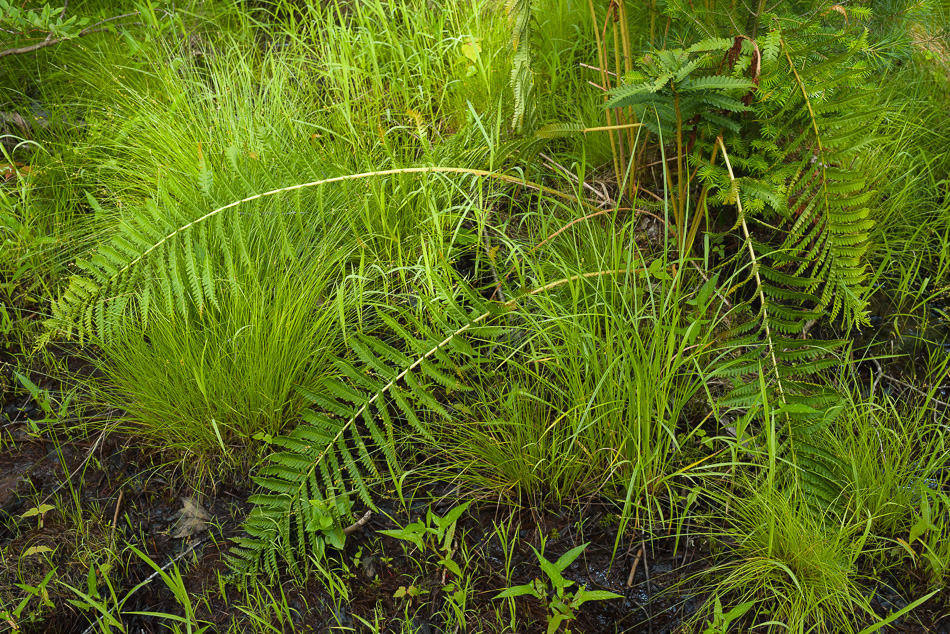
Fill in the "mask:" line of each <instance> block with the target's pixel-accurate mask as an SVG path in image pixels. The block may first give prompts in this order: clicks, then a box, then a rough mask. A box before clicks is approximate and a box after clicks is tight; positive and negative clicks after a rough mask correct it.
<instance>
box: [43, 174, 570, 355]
mask: <svg viewBox="0 0 950 634" xmlns="http://www.w3.org/2000/svg"><path fill="white" fill-rule="evenodd" d="M398 174H462V175H470V176H476V177H484V178H490V179H495V180H500V181H503V182H507V183H512V184H517V185H522V186H525V187H529V188H531V189H535V190H537V191H540V192H542V193H545V194H549V195H552V196H557V197H559V198H562V199H566V200H575V197H574V196H572V195H571V194H567V193H564V192H561V191H557V190H555V189H552V188H550V187H545V186H543V185H539V184H536V183H533V182H530V181H527V180H525V179H523V178H517V177H514V176H509V175H507V174H498V173H495V172H490V171H487V170H479V169H471V168H461V167H437V166H434V167H407V168H399V169H389V170H379V171H374V172H362V173H358V174H346V175H343V176H336V177H332V178H324V179H320V180H317V181H312V182H308V183H300V184H297V185H291V186H288V187H281V188H277V189H272V190H270V191H266V192H262V193H259V194H254V195H252V196H247V197H245V198H241V199H239V200H236V201H234V202H231V203H229V204H227V205H224V206H221V207H217V208H215V209H213V210H211V211H209V212H207V213H204V214H202V215H200V216H198V217H197V218H194V219H192V220H189V219H187V218H186V217H185V216H184V215H182V214H181V213H180V212H179V211H177V207H178V205H179V203H177V202H176V201H174V200H172V199H171V198H170V197H169V196H168V195H167V194H165V193H164V192H159V193H158V195H157V198H158V199H161V200H162V201H163V203H164V208H165V211H163V210H162V209H160V208H159V205H158V202H157V201H156V200H151V201H149V202H148V203H147V204H146V206H145V209H144V210H143V211H140V212H139V213H136V214H135V216H134V217H133V219H132V220H130V221H129V222H128V223H126V224H124V225H123V226H121V227H120V228H119V230H118V232H117V234H116V235H115V236H114V237H113V238H112V239H111V242H110V243H108V244H104V245H102V246H100V247H99V250H98V252H97V253H96V254H95V255H93V256H92V257H91V258H90V259H88V260H85V261H80V262H78V263H77V266H78V267H79V268H80V269H81V270H82V271H83V272H84V275H75V276H72V277H71V278H70V280H69V284H68V285H67V288H66V290H65V291H64V292H63V293H62V295H60V297H59V299H58V300H55V301H54V302H53V305H52V317H51V318H50V319H49V320H47V321H46V322H45V325H46V328H47V333H46V338H47V339H48V338H49V337H51V336H52V335H53V334H54V333H55V332H57V331H60V332H62V333H64V334H65V336H66V337H71V336H73V334H74V333H75V334H76V336H77V337H78V338H79V339H85V338H90V337H98V338H99V339H102V340H105V339H109V338H111V337H112V336H114V335H115V334H117V333H118V332H120V331H121V330H122V328H123V326H124V323H125V321H126V319H127V318H128V317H129V315H130V312H133V311H134V314H138V315H140V317H141V319H142V321H143V322H144V321H145V320H146V319H147V314H148V306H149V305H150V304H152V303H154V302H155V301H156V300H160V301H162V302H164V307H165V309H166V311H168V312H170V313H180V314H182V315H187V314H188V312H189V310H190V307H191V306H195V307H197V309H198V310H203V308H204V306H205V304H211V305H212V306H217V305H218V303H219V297H218V295H219V293H220V291H219V289H218V283H217V282H216V279H217V276H216V275H215V268H216V267H215V265H214V263H213V261H214V256H216V255H217V254H219V253H220V254H221V255H222V257H223V259H224V261H225V264H226V269H227V270H226V271H225V273H226V276H225V277H227V279H228V280H229V282H230V283H232V284H233V283H234V278H235V270H236V269H237V267H238V266H240V264H241V263H244V264H245V265H247V266H249V267H250V265H251V256H250V255H249V252H248V248H247V240H248V231H247V229H246V228H245V227H244V223H243V222H242V221H241V218H240V217H239V216H238V215H237V214H234V213H231V214H230V218H227V216H228V215H229V214H228V213H227V212H233V210H235V209H236V208H238V207H241V206H245V205H248V204H251V203H254V202H255V201H260V200H262V199H265V198H268V197H271V196H276V195H278V194H281V193H285V192H292V191H298V190H302V189H307V188H312V187H319V186H323V185H329V184H332V183H339V182H344V181H353V180H361V179H368V178H376V177H380V176H392V175H398ZM169 216H171V217H169ZM216 239H218V241H217V242H215V240H216Z"/></svg>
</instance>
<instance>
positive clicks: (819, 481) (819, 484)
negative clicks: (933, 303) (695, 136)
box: [717, 136, 843, 509]
mask: <svg viewBox="0 0 950 634" xmlns="http://www.w3.org/2000/svg"><path fill="white" fill-rule="evenodd" d="M717 142H718V143H719V146H720V148H721V150H722V155H723V159H724V162H725V165H726V169H727V170H728V173H729V178H730V179H731V181H732V182H733V184H734V185H735V181H736V178H735V174H734V172H733V170H732V163H731V161H730V159H729V153H728V151H727V150H726V146H725V144H724V143H723V139H722V137H721V136H720V137H719V138H718V139H717ZM736 206H737V207H738V212H739V218H738V222H739V224H740V226H741V227H742V233H743V236H744V238H745V243H746V247H747V248H748V252H749V259H750V261H751V268H752V272H751V277H753V278H754V280H755V293H756V295H757V296H758V299H759V302H760V304H761V306H760V308H759V315H758V316H757V319H756V321H757V322H758V323H759V324H760V327H761V334H762V337H763V338H764V342H762V343H761V344H759V345H764V346H766V349H767V352H766V354H767V357H768V360H769V363H767V364H764V367H763V363H762V360H761V358H760V357H759V355H758V351H757V349H756V342H754V341H753V340H749V339H748V338H747V339H746V340H745V341H744V342H742V343H746V344H751V347H752V349H751V351H750V352H747V353H746V354H744V355H743V356H742V357H740V359H739V361H738V362H737V363H736V365H735V366H733V367H729V368H727V369H726V370H725V371H724V372H721V374H725V375H731V376H734V377H738V376H740V375H746V376H748V375H749V374H751V373H753V372H754V371H755V370H756V366H757V368H758V373H759V377H760V378H759V385H758V386H757V385H756V384H755V383H747V384H746V385H745V386H741V387H739V388H737V389H733V390H731V391H730V392H729V393H728V394H727V395H726V397H725V398H723V399H722V400H721V401H720V404H721V405H726V406H749V405H750V404H753V403H754V402H755V401H756V400H757V399H758V400H760V401H764V402H761V403H759V404H760V405H761V406H762V408H763V411H765V412H766V414H767V415H768V417H769V421H768V425H769V426H770V427H771V428H772V431H771V434H770V437H771V438H773V440H774V437H775V432H776V430H775V429H774V420H775V418H776V417H780V418H781V420H783V421H784V429H783V431H784V432H785V435H786V437H787V443H786V444H784V445H783V447H781V453H782V454H785V455H790V456H791V462H792V464H794V465H795V466H796V467H797V469H796V480H798V482H799V484H800V487H801V490H802V491H803V492H805V493H806V495H808V496H809V498H810V499H813V500H816V501H817V502H818V503H819V504H821V505H822V507H823V508H826V509H827V508H832V507H833V506H834V505H835V504H837V502H838V500H839V498H840V493H841V486H840V484H839V483H840V479H839V477H838V473H839V472H840V465H841V463H840V460H838V458H837V457H836V456H834V455H832V454H831V453H829V452H828V451H827V450H826V449H824V448H823V447H822V446H821V443H820V442H819V441H816V438H817V437H819V435H820V433H821V432H822V431H823V428H824V427H826V426H827V425H828V423H830V420H831V417H833V416H834V415H835V414H836V413H837V408H836V407H835V405H836V404H837V402H838V401H839V400H840V399H838V398H837V395H835V394H832V393H828V392H827V391H823V390H822V389H821V388H820V387H819V386H816V385H807V384H803V383H801V382H800V381H798V380H796V379H797V377H798V376H799V375H801V374H806V375H808V374H814V373H816V372H818V371H819V370H821V369H823V368H826V367H829V366H830V365H832V364H835V363H837V361H836V360H835V359H827V358H826V359H821V357H822V356H827V355H828V353H830V352H832V350H833V349H834V348H836V347H840V346H841V345H843V342H834V341H831V342H826V343H825V345H824V346H817V347H813V349H809V348H810V347H812V346H809V344H807V343H806V342H804V341H801V340H798V341H795V340H790V339H785V338H780V337H778V336H775V335H774V334H773V332H772V323H773V319H772V317H771V316H770V313H769V309H770V307H776V304H775V302H774V301H773V300H772V299H771V298H770V297H768V296H767V289H768V286H767V285H766V284H765V283H764V282H763V279H762V275H761V265H760V261H759V257H758V255H757V254H756V251H755V248H754V246H753V240H752V236H751V234H750V232H749V227H748V224H747V222H746V215H745V211H744V209H743V207H742V196H736ZM801 314H804V313H799V315H801ZM780 346H781V349H780ZM796 366H797V367H796ZM763 372H768V373H769V375H770V382H771V386H770V389H767V388H766V385H765V381H764V376H763ZM771 398H777V399H778V401H779V403H780V404H779V407H778V408H777V409H775V410H774V411H771V412H770V410H771V409H772V408H771V404H770V403H769V402H768V401H769V400H770V399H771ZM829 414H831V417H830V416H829ZM775 449H776V447H774V446H773V447H771V448H770V450H769V459H770V463H771V467H772V469H770V473H769V477H770V478H772V477H774V466H775V459H776V455H775Z"/></svg>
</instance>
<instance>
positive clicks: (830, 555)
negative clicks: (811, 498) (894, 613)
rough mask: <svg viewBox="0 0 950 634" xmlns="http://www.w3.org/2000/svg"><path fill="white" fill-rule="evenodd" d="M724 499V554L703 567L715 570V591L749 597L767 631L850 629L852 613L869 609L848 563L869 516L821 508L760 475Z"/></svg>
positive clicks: (856, 552)
mask: <svg viewBox="0 0 950 634" xmlns="http://www.w3.org/2000/svg"><path fill="white" fill-rule="evenodd" d="M726 498H727V499H728V500H729V501H728V502H726V499H723V500H722V502H723V507H724V508H725V509H728V508H729V507H730V506H731V507H732V511H731V512H729V511H727V513H728V514H727V515H726V517H725V518H724V519H725V526H726V529H725V532H724V535H723V541H724V543H726V544H728V548H729V552H730V554H731V557H732V560H731V561H729V562H727V563H725V564H722V565H720V566H717V567H715V568H713V569H712V571H711V572H710V574H718V575H721V577H720V579H719V580H718V581H717V582H716V583H715V584H714V587H715V589H716V593H717V594H718V595H720V596H723V595H726V596H730V597H737V600H736V601H735V602H734V603H735V604H739V603H744V602H747V601H754V602H755V603H756V611H757V612H758V614H759V616H760V617H761V616H765V615H769V616H770V617H771V618H770V622H771V624H772V627H773V630H774V631H811V632H852V631H854V626H855V625H856V623H855V620H856V618H859V616H858V615H860V614H861V613H864V614H867V615H873V612H872V610H871V608H870V606H869V605H868V602H867V599H866V598H865V595H864V591H863V589H862V588H861V586H860V584H859V579H860V577H859V575H858V570H857V567H856V562H857V559H858V557H859V556H860V555H861V554H862V553H863V552H864V547H865V542H866V537H867V531H868V530H869V528H870V523H869V521H864V522H862V521H860V518H855V519H841V518H839V516H837V515H834V514H831V513H828V512H825V513H823V512H821V511H819V510H818V509H816V508H815V507H814V505H812V504H809V503H808V501H807V500H806V499H804V498H803V497H802V496H801V495H798V494H797V492H795V491H794V490H791V489H784V490H783V489H780V488H778V487H773V486H770V485H769V484H768V483H767V482H765V481H762V482H758V483H749V484H747V485H744V486H740V487H739V489H738V491H736V492H731V493H727V494H726ZM849 517H853V516H849ZM773 630H769V631H773Z"/></svg>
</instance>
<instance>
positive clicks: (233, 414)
mask: <svg viewBox="0 0 950 634" xmlns="http://www.w3.org/2000/svg"><path fill="white" fill-rule="evenodd" d="M331 280H332V277H331V274H330V269H329V267H328V268H325V269H323V270H320V269H318V268H316V267H309V268H307V269H304V270H303V271H286V270H285V271H283V272H280V271H278V272H273V271H272V274H271V276H270V277H268V278H267V280H266V282H264V283H259V282H257V281H254V280H245V281H244V283H243V284H242V285H241V288H242V292H240V293H232V294H230V295H228V296H227V297H225V298H224V299H223V302H222V306H221V309H220V310H212V309H209V310H208V311H207V312H205V313H204V314H202V315H199V316H195V317H193V318H191V319H183V318H181V317H175V316H167V315H156V316H155V317H154V318H153V319H152V320H151V321H150V323H149V324H148V325H147V326H146V327H145V328H144V329H141V330H139V329H132V330H130V331H128V332H127V333H126V335H125V336H124V337H122V338H120V339H118V340H115V341H110V342H106V344H105V345H104V348H103V353H102V354H103V361H102V369H103V371H104V373H105V384H104V387H103V390H102V397H103V399H104V401H105V402H106V403H107V404H109V405H111V406H113V407H116V408H118V409H119V410H121V411H123V412H125V414H124V416H123V417H122V419H121V423H120V424H119V429H121V430H125V431H128V432H131V433H134V434H135V436H136V439H137V441H138V442H140V443H141V444H142V445H144V446H146V447H151V448H154V449H159V450H162V451H165V452H168V453H170V457H172V458H173V459H180V460H182V462H183V466H186V469H185V471H186V472H188V473H190V474H192V475H198V476H200V475H202V474H204V473H208V472H210V471H211V470H212V469H213V470H214V471H215V472H216V473H220V472H221V471H222V470H224V471H226V470H228V469H234V468H236V467H238V466H239V465H246V464H247V463H248V462H253V460H254V459H255V458H256V457H257V454H258V452H259V447H260V446H261V443H260V442H258V441H259V440H260V439H262V438H265V437H266V436H268V435H269V436H273V435H276V434H280V433H281V432H283V431H286V430H287V428H288V426H290V425H292V424H294V423H295V422H296V421H297V420H298V419H299V415H300V412H301V410H302V409H303V408H304V407H306V401H305V400H304V399H302V398H301V397H300V396H299V395H298V393H297V390H296V389H295V385H296V384H304V385H305V384H307V383H309V382H310V381H312V380H313V379H314V377H317V376H319V375H320V373H321V372H323V371H325V368H324V367H323V366H324V363H325V362H326V359H327V357H328V356H329V355H330V354H331V352H332V351H333V350H335V348H336V346H337V345H338V343H339V342H338V339H339V324H338V323H337V321H336V320H337V317H336V314H335V312H334V311H333V310H332V309H331V303H330V299H331V298H330V295H331V294H332V293H333V290H332V286H331Z"/></svg>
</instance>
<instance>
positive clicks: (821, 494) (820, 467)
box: [702, 30, 877, 508]
mask: <svg viewBox="0 0 950 634" xmlns="http://www.w3.org/2000/svg"><path fill="white" fill-rule="evenodd" d="M802 41H805V42H807V45H803V44H802V43H801V42H802ZM794 42H798V44H795V43H794ZM773 43H776V44H777V51H776V52H772V51H770V53H769V55H770V57H771V61H768V60H767V61H766V62H765V63H764V64H763V74H762V81H761V84H760V86H759V89H758V90H759V92H758V94H757V95H756V99H755V100H754V102H753V104H754V105H753V107H754V109H755V110H754V111H755V119H754V121H753V122H752V123H751V125H750V126H748V128H747V129H745V130H743V131H742V133H740V134H734V135H728V133H725V132H723V133H721V134H720V136H719V137H718V139H717V143H718V144H719V149H721V151H722V154H723V156H724V159H725V161H724V165H718V166H713V165H711V164H707V166H706V167H707V169H706V170H704V171H703V173H702V178H703V179H704V180H705V183H706V185H707V187H708V191H709V192H710V196H709V199H710V201H711V202H713V203H717V202H718V203H719V204H721V205H729V204H732V205H736V206H737V209H738V221H737V222H738V224H739V225H740V226H741V227H742V230H743V233H744V241H745V244H744V245H743V248H742V250H741V252H740V257H742V258H743V259H744V260H745V261H747V262H748V263H749V270H750V274H749V276H748V278H747V285H748V287H749V289H750V290H751V295H752V299H751V301H750V303H749V304H746V305H747V306H751V305H753V304H757V309H756V311H755V312H754V313H749V315H748V318H747V320H746V321H744V322H743V323H742V324H741V325H739V326H737V327H736V328H735V330H734V332H733V335H734V340H733V344H734V345H737V346H743V347H744V349H745V350H746V352H745V353H744V354H742V355H741V356H740V357H739V359H738V360H737V363H736V365H735V366H734V367H733V368H731V369H730V370H729V372H730V373H733V376H734V377H736V378H737V379H740V380H739V381H738V385H737V387H735V388H734V389H732V390H731V391H730V392H729V393H728V394H727V395H726V397H725V398H724V399H723V405H726V406H742V407H751V406H754V404H755V403H756V401H757V400H758V399H759V398H760V397H761V395H760V394H757V393H756V391H755V390H750V389H749V388H748V386H747V384H746V383H745V380H743V379H741V378H740V377H743V376H746V377H747V376H749V375H750V373H754V372H756V371H758V369H759V368H761V369H762V370H763V371H764V373H765V375H766V376H767V377H769V392H768V398H770V399H772V400H774V401H775V402H776V403H778V413H779V415H780V416H781V418H782V420H783V421H784V438H785V444H784V446H783V452H784V454H785V455H786V456H787V457H788V458H789V459H790V460H791V461H792V462H793V464H795V465H796V466H797V467H798V469H797V471H796V474H797V480H798V483H799V485H800V488H801V490H802V491H803V492H804V493H805V494H806V495H808V496H809V497H810V498H812V499H814V500H815V501H817V502H819V503H820V504H821V505H822V506H824V507H826V508H827V507H829V506H831V505H832V504H834V503H835V501H836V500H838V499H839V497H840V494H841V485H840V482H841V480H840V478H839V477H838V475H837V474H838V473H839V472H840V461H839V460H838V459H837V458H836V457H835V456H833V455H832V454H830V453H829V452H828V451H827V450H825V449H824V448H823V443H822V441H821V439H822V437H823V434H824V433H825V430H826V429H827V428H828V427H829V425H830V424H831V423H832V421H833V420H834V417H835V415H836V413H837V411H839V409H840V407H839V403H840V401H839V398H838V397H837V395H836V394H835V393H834V392H833V391H832V390H830V389H827V388H825V387H823V386H822V385H820V384H819V382H818V381H816V380H815V379H814V378H813V377H817V375H819V373H821V372H822V371H823V370H826V369H828V368H830V367H833V366H834V365H836V364H837V363H838V360H837V356H838V355H840V354H841V351H842V349H843V348H844V347H845V345H846V342H845V341H842V340H826V341H817V342H816V341H811V340H805V339H803V338H802V335H803V333H804V329H805V327H806V324H808V323H810V322H813V321H814V320H817V319H818V318H820V317H822V316H827V317H829V318H830V319H835V318H840V320H841V321H842V322H843V324H844V326H845V327H850V325H852V324H854V323H857V322H861V321H863V320H864V319H865V317H864V300H863V297H864V295H865V293H866V288H865V287H864V286H863V282H864V279H865V276H866V272H865V267H866V265H865V263H864V259H863V256H864V252H865V250H866V248H867V241H868V231H869V229H870V227H871V224H872V222H871V219H870V211H869V203H870V202H871V201H872V200H873V197H874V192H873V191H871V190H870V189H869V186H868V182H869V178H868V177H867V175H866V174H865V173H864V172H863V170H862V169H860V167H858V166H857V163H856V157H857V153H858V152H859V151H860V149H861V148H862V147H863V146H864V145H865V144H866V143H868V142H869V140H870V139H871V138H872V137H871V134H870V133H869V130H872V129H873V128H874V125H875V122H876V116H877V113H876V111H875V110H874V108H873V107H870V108H869V107H868V104H872V103H873V97H872V95H871V91H870V90H869V88H867V87H864V86H862V85H861V84H860V81H859V80H860V77H861V70H860V69H861V63H860V59H859V58H858V57H857V54H858V53H859V52H860V48H859V47H858V46H857V45H852V46H851V47H849V48H847V49H845V50H842V49H841V45H840V43H839V41H838V40H837V38H836V36H835V35H834V34H830V33H821V32H817V33H816V32H814V31H811V30H809V31H808V32H807V34H806V36H804V37H803V36H802V34H796V35H795V37H790V38H787V37H786V36H784V35H782V34H779V35H776V34H775V32H773V33H770V34H769V35H768V36H766V41H765V42H763V48H764V47H766V46H769V47H771V46H773ZM796 47H797V48H796ZM818 51H822V52H823V54H824V56H825V57H826V61H827V57H829V56H831V55H833V56H834V57H833V63H827V64H815V63H813V62H814V60H813V59H811V56H813V55H815V54H816V52H818ZM856 80H858V81H856ZM817 95H821V99H820V100H819V99H818V97H817ZM857 101H860V102H861V103H863V104H864V105H863V107H862V108H861V109H860V112H861V113H862V114H860V115H858V116H855V115H854V114H852V112H853V111H852V110H850V108H849V107H846V106H841V105H840V104H841V103H851V104H852V105H853V104H854V103H855V102H857ZM727 136H728V138H729V141H730V143H729V144H730V145H731V146H732V150H730V151H727V149H726V143H725V141H724V139H725V138H727ZM730 159H732V161H730ZM734 168H736V169H740V170H741V171H742V172H743V175H742V176H738V177H737V176H736V174H735V172H734Z"/></svg>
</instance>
